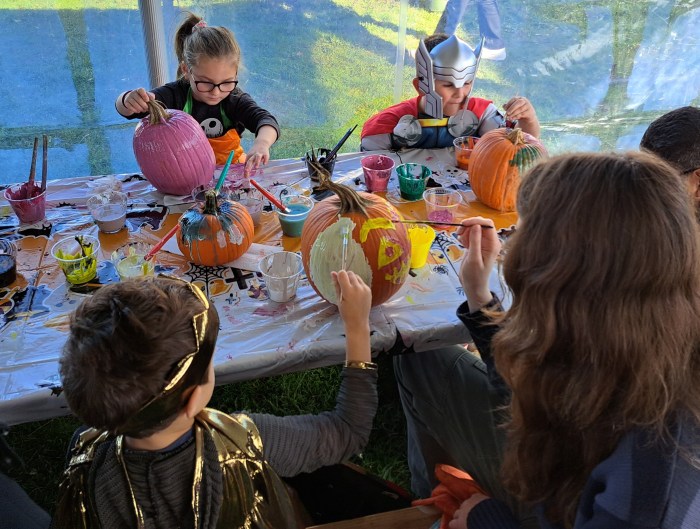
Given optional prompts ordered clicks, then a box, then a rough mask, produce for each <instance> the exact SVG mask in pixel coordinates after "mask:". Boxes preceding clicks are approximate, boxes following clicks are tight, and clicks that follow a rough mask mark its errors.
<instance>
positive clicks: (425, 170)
mask: <svg viewBox="0 0 700 529" xmlns="http://www.w3.org/2000/svg"><path fill="white" fill-rule="evenodd" d="M396 174H397V175H398V176H399V191H400V192H401V198H404V199H406V200H418V199H420V198H421V197H422V196H423V191H425V181H426V180H427V179H428V177H429V176H430V175H431V174H433V172H432V171H431V170H430V168H429V167H426V166H425V165H421V164H419V163H405V164H403V165H399V166H398V167H397V168H396Z"/></svg>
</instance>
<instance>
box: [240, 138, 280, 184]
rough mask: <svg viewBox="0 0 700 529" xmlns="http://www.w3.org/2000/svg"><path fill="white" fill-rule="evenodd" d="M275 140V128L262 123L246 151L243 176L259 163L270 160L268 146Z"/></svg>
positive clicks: (248, 174) (253, 169) (254, 168)
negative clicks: (251, 144)
mask: <svg viewBox="0 0 700 529" xmlns="http://www.w3.org/2000/svg"><path fill="white" fill-rule="evenodd" d="M276 141H277V130H276V129H275V127H272V126H271V125H263V126H262V127H260V128H259V129H258V132H257V134H256V135H255V141H254V142H253V146H252V147H251V148H250V150H249V151H248V152H247V153H246V161H245V176H246V177H248V176H250V174H251V173H252V172H254V171H255V170H257V169H258V168H259V167H260V166H261V165H265V164H266V163H267V162H268V161H270V147H271V146H272V144H273V143H275V142H276Z"/></svg>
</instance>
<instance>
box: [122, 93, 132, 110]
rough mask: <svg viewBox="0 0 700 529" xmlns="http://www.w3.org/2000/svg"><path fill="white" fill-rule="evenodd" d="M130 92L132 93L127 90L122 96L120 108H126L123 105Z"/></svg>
mask: <svg viewBox="0 0 700 529" xmlns="http://www.w3.org/2000/svg"><path fill="white" fill-rule="evenodd" d="M132 91H133V90H127V91H126V92H124V95H123V96H122V106H123V107H124V108H126V103H125V100H126V96H128V95H129V94H130V93H131V92H132Z"/></svg>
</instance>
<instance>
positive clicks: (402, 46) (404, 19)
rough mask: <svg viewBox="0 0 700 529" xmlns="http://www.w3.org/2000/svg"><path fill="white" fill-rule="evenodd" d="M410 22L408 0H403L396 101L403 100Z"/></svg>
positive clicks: (396, 70)
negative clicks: (407, 35)
mask: <svg viewBox="0 0 700 529" xmlns="http://www.w3.org/2000/svg"><path fill="white" fill-rule="evenodd" d="M407 23H408V0H401V6H400V8H399V31H398V40H397V42H396V66H395V70H394V103H398V102H399V101H401V100H402V94H403V64H404V56H405V54H404V52H405V51H406V25H407Z"/></svg>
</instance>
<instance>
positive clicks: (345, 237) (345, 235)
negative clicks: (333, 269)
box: [340, 226, 350, 270]
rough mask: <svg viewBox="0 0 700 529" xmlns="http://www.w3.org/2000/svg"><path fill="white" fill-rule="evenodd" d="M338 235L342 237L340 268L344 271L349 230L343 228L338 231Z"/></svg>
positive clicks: (345, 227) (346, 227)
mask: <svg viewBox="0 0 700 529" xmlns="http://www.w3.org/2000/svg"><path fill="white" fill-rule="evenodd" d="M340 233H342V235H343V253H342V258H341V259H342V264H341V266H342V268H343V270H345V264H346V262H347V257H348V239H349V238H350V237H349V236H350V229H349V227H348V226H343V227H342V228H341V230H340Z"/></svg>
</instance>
